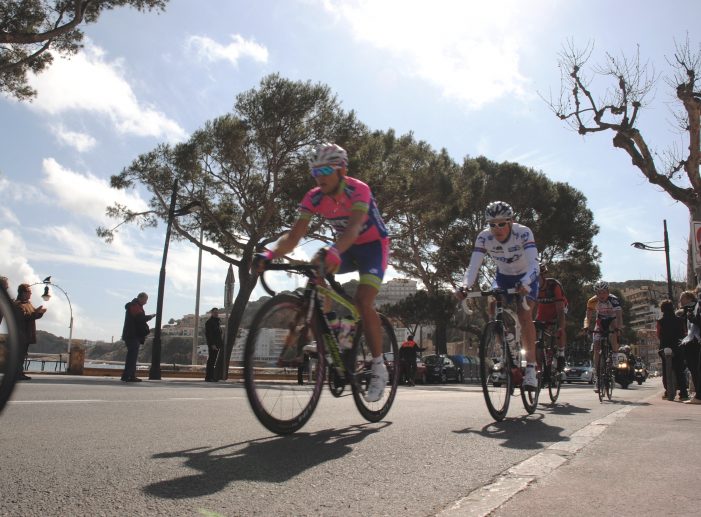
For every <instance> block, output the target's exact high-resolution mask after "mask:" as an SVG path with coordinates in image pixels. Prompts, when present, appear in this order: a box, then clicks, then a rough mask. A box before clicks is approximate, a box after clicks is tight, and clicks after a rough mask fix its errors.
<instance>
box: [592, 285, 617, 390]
mask: <svg viewBox="0 0 701 517" xmlns="http://www.w3.org/2000/svg"><path fill="white" fill-rule="evenodd" d="M594 291H595V292H596V294H595V295H594V296H592V297H591V298H589V300H588V301H587V313H586V316H585V317H584V325H583V326H584V330H586V331H589V332H591V331H592V330H594V334H593V338H592V350H593V352H594V366H595V367H596V365H598V364H599V350H601V345H600V341H601V334H600V333H599V331H601V329H602V324H601V318H613V320H612V321H611V323H610V325H609V329H610V330H611V331H612V332H611V334H610V337H609V341H610V342H611V349H612V350H613V351H614V352H618V333H619V332H620V331H621V329H622V328H623V307H621V302H620V300H619V299H618V298H617V297H615V296H614V295H612V294H611V293H610V292H609V285H608V283H607V282H604V281H603V280H602V281H599V282H597V283H596V284H594ZM592 327H593V328H592ZM613 362H614V364H616V363H617V362H618V354H616V353H614V354H613ZM596 373H597V375H598V373H599V372H596ZM594 391H596V392H597V393H598V388H596V389H594Z"/></svg>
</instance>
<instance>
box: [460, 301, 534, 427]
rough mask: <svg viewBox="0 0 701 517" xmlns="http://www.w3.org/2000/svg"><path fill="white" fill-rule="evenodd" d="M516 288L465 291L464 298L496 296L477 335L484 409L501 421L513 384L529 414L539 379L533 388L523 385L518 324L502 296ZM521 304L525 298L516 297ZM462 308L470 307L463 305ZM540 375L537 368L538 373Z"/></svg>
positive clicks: (532, 406) (505, 411)
mask: <svg viewBox="0 0 701 517" xmlns="http://www.w3.org/2000/svg"><path fill="white" fill-rule="evenodd" d="M516 292H517V290H516V289H501V288H494V289H489V290H486V291H475V292H466V293H464V295H465V298H466V299H467V298H479V297H485V296H492V297H494V299H495V314H494V319H493V320H492V321H490V322H488V323H487V324H486V325H485V326H484V330H483V331H482V337H481V339H480V352H479V353H480V356H479V357H480V380H481V382H482V393H483V394H484V400H485V402H486V403H487V409H488V410H489V413H490V414H491V415H492V417H493V418H494V419H495V420H497V421H499V422H500V421H502V420H504V418H505V417H506V413H507V411H508V410H509V402H510V399H511V395H513V393H514V391H515V388H516V387H518V388H519V389H520V391H521V400H522V402H523V407H524V408H525V409H526V412H527V413H528V414H529V415H530V414H532V413H533V412H534V411H535V409H536V406H537V405H538V396H539V395H540V385H541V382H540V380H538V386H537V388H536V389H535V390H527V389H524V387H523V384H522V380H523V375H524V368H523V366H522V365H521V350H520V348H521V347H520V342H521V327H520V325H519V323H518V317H517V316H516V314H515V313H514V312H513V311H512V310H510V309H508V308H505V307H504V305H505V299H506V296H507V295H509V294H516ZM519 298H520V300H521V302H522V303H523V304H524V307H527V305H526V300H525V298H523V297H519ZM463 307H464V310H465V311H466V312H468V311H469V310H470V309H468V308H467V306H466V305H464V306H463ZM537 375H538V378H539V379H540V372H538V373H537Z"/></svg>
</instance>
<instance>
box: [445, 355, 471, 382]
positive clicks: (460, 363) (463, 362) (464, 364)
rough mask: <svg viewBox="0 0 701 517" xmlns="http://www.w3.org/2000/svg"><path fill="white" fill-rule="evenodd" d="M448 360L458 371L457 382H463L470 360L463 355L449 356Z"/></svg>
mask: <svg viewBox="0 0 701 517" xmlns="http://www.w3.org/2000/svg"><path fill="white" fill-rule="evenodd" d="M448 358H449V359H451V360H452V361H453V363H455V366H456V367H457V368H459V369H460V380H459V381H458V382H463V381H464V380H465V370H466V369H468V368H469V366H470V360H469V359H468V358H467V357H466V356H464V355H449V356H448Z"/></svg>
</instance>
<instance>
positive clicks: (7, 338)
mask: <svg viewBox="0 0 701 517" xmlns="http://www.w3.org/2000/svg"><path fill="white" fill-rule="evenodd" d="M14 307H15V306H14V304H13V303H12V301H11V300H10V297H9V296H8V294H7V292H5V289H3V288H2V287H0V320H1V321H0V411H2V409H3V408H4V407H5V404H6V403H7V400H8V399H9V398H10V395H11V394H12V390H13V389H14V387H15V381H16V380H17V373H18V368H19V361H20V357H19V353H20V352H19V349H20V339H19V325H18V322H17V320H16V318H15V309H14Z"/></svg>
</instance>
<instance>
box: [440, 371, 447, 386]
mask: <svg viewBox="0 0 701 517" xmlns="http://www.w3.org/2000/svg"><path fill="white" fill-rule="evenodd" d="M447 382H448V375H447V374H446V373H445V372H442V373H441V384H446V383H447Z"/></svg>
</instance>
